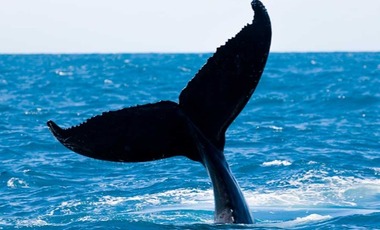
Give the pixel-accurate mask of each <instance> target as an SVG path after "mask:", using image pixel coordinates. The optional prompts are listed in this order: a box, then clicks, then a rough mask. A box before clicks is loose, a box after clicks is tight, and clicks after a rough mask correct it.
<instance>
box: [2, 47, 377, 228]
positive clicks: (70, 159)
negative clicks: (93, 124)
mask: <svg viewBox="0 0 380 230" xmlns="http://www.w3.org/2000/svg"><path fill="white" fill-rule="evenodd" d="M210 55H211V54H78V55H0V116H1V119H0V194H1V196H0V229H14V228H17V229H380V53H271V54H270V56H269V59H268V63H267V66H266V69H265V71H264V74H263V76H262V78H261V81H260V83H259V85H258V87H257V89H256V91H255V93H254V94H253V96H252V98H251V100H250V102H249V103H248V105H247V106H246V107H245V109H244V110H243V111H242V112H241V114H240V115H239V116H238V117H237V119H236V120H235V121H234V122H233V123H232V125H231V126H230V127H229V129H228V131H227V136H226V140H227V141H226V147H225V155H226V158H227V161H228V162H229V164H230V166H231V169H232V171H233V173H234V175H235V177H236V179H237V181H238V182H239V184H240V186H241V188H242V190H243V193H244V195H245V197H246V200H247V202H248V205H249V207H250V210H251V213H252V215H253V218H254V220H255V223H254V224H253V225H216V224H213V209H214V200H213V193H212V187H211V186H212V184H211V181H210V179H209V178H208V175H207V173H206V170H205V169H204V168H203V167H202V165H201V164H199V163H196V162H193V161H191V160H189V159H186V158H184V157H173V158H169V159H164V160H159V161H154V162H144V163H114V162H105V161H99V160H94V159H90V158H86V157H84V156H80V155H78V154H76V153H73V152H71V151H69V150H68V149H66V148H65V147H63V146H62V145H61V144H60V143H58V141H57V140H56V139H55V138H54V137H53V136H52V135H51V133H50V132H49V130H48V128H47V126H46V122H47V121H48V120H50V119H51V120H54V121H56V122H57V123H58V124H59V125H61V126H63V127H69V126H72V125H76V124H79V123H81V122H83V121H84V120H86V119H87V118H90V117H92V116H95V115H98V114H100V113H102V112H104V111H109V110H118V109H121V108H124V107H129V106H133V105H137V104H145V103H151V102H157V101H159V100H172V101H178V95H179V93H180V92H181V90H182V89H183V88H184V87H185V86H186V84H187V82H188V81H189V80H190V79H191V78H192V77H193V76H194V74H195V73H196V72H197V71H198V69H199V68H200V67H201V66H202V65H203V64H204V63H205V61H206V60H207V58H208V57H210Z"/></svg>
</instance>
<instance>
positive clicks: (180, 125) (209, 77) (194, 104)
mask: <svg viewBox="0 0 380 230" xmlns="http://www.w3.org/2000/svg"><path fill="white" fill-rule="evenodd" d="M251 5H252V8H253V10H254V19H253V21H252V23H251V24H248V25H247V26H245V27H244V28H243V29H242V30H241V31H240V32H239V33H238V34H237V35H236V36H235V37H233V38H232V39H230V40H228V41H227V42H226V44H225V45H223V46H221V47H219V48H218V49H217V51H216V52H215V53H214V55H213V56H212V57H210V58H209V59H208V60H207V63H206V64H205V65H204V66H203V67H202V68H201V69H200V70H199V72H198V73H197V74H196V75H195V77H194V78H193V79H192V80H191V81H190V82H189V83H188V84H187V86H186V87H185V88H184V89H183V90H182V92H181V94H180V95H179V103H178V104H177V103H175V102H171V101H160V102H157V103H153V104H146V105H138V106H134V107H129V108H124V109H121V110H117V111H110V112H105V113H103V114H101V115H98V116H95V117H92V118H90V119H88V120H87V121H85V122H84V123H82V124H79V125H77V126H73V127H71V128H67V129H62V128H60V127H59V126H58V125H56V124H55V123H54V122H53V121H48V122H47V125H48V127H49V129H50V131H51V132H52V133H53V135H54V136H55V137H56V138H57V140H58V141H59V142H61V143H62V144H63V145H64V146H66V147H67V148H69V149H70V150H72V151H74V152H76V153H79V154H82V155H84V156H88V157H91V158H96V159H100V160H107V161H117V162H142V161H152V160H158V159H163V158H168V157H173V156H186V157H188V158H190V159H191V160H194V161H197V162H200V163H201V164H202V165H203V166H204V167H205V168H206V170H207V171H208V173H209V175H210V177H211V180H212V183H213V189H214V197H215V222H217V223H245V224H250V223H253V220H252V217H251V215H250V212H249V209H248V206H247V204H246V202H245V200H244V197H243V195H242V192H241V190H240V188H239V186H238V184H237V182H236V180H235V178H234V177H233V175H232V173H231V170H230V168H229V166H228V164H227V162H226V160H225V158H224V154H223V149H224V144H225V132H226V130H227V128H228V127H229V126H230V124H231V123H232V122H233V121H234V119H235V118H236V117H237V116H238V114H239V113H240V112H241V110H242V109H243V108H244V107H245V105H246V104H247V102H248V101H249V99H250V97H251V95H252V94H253V92H254V90H255V88H256V86H257V84H258V82H259V80H260V77H261V75H262V73H263V70H264V67H265V64H266V61H267V58H268V54H269V49H270V43H271V23H270V19H269V15H268V13H267V11H266V9H265V7H264V5H263V4H262V3H261V2H260V1H259V0H254V1H252V3H251Z"/></svg>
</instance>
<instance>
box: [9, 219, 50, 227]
mask: <svg viewBox="0 0 380 230" xmlns="http://www.w3.org/2000/svg"><path fill="white" fill-rule="evenodd" d="M16 225H17V227H42V226H47V225H49V224H48V223H47V222H46V221H44V220H41V219H31V220H19V221H17V224H16Z"/></svg>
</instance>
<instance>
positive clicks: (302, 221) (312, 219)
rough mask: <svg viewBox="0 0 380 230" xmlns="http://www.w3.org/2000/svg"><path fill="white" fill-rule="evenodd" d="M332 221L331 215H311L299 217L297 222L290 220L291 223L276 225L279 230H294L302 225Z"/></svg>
mask: <svg viewBox="0 0 380 230" xmlns="http://www.w3.org/2000/svg"><path fill="white" fill-rule="evenodd" d="M329 219H332V216H330V215H325V216H323V215H318V214H310V215H308V216H305V217H297V218H296V219H295V220H290V221H285V222H281V223H278V224H276V227H279V228H294V227H297V226H302V225H309V224H313V223H316V222H321V221H326V220H329Z"/></svg>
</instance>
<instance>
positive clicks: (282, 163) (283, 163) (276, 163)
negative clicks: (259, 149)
mask: <svg viewBox="0 0 380 230" xmlns="http://www.w3.org/2000/svg"><path fill="white" fill-rule="evenodd" d="M290 165H292V163H291V162H289V161H285V160H284V161H281V160H274V161H269V162H264V163H262V164H261V166H263V167H269V166H290Z"/></svg>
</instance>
